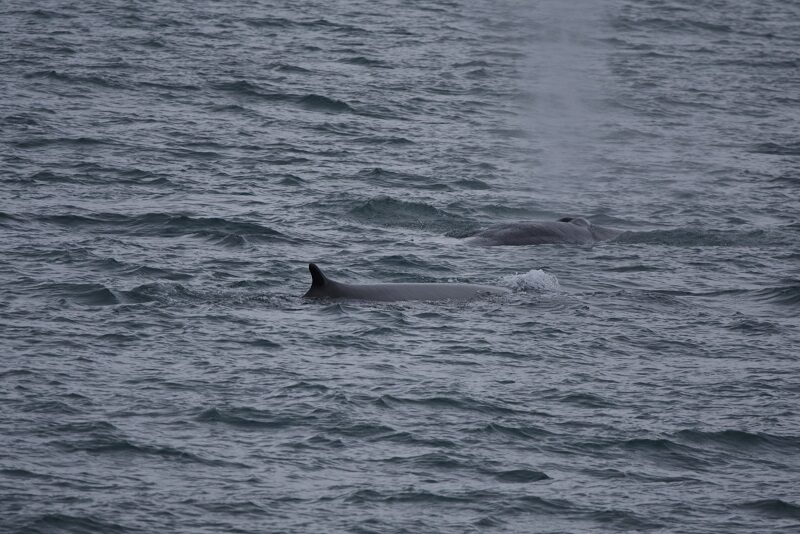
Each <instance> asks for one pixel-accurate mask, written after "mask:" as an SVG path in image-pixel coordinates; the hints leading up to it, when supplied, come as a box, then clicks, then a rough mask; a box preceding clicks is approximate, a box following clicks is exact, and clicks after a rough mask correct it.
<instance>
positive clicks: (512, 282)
mask: <svg viewBox="0 0 800 534" xmlns="http://www.w3.org/2000/svg"><path fill="white" fill-rule="evenodd" d="M500 281H501V283H502V284H503V285H504V286H506V287H510V288H511V289H513V290H514V291H558V290H559V289H561V286H560V285H559V283H558V278H556V275H554V274H550V273H546V272H544V271H543V270H541V269H531V270H530V271H528V272H527V273H523V274H511V275H508V276H504V277H503V278H501V279H500Z"/></svg>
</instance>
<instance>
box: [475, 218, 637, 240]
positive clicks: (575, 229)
mask: <svg viewBox="0 0 800 534" xmlns="http://www.w3.org/2000/svg"><path fill="white" fill-rule="evenodd" d="M621 233H622V232H621V231H620V230H614V229H612V228H604V227H602V226H596V225H594V224H592V223H590V222H589V221H587V220H586V219H584V218H583V217H564V218H563V219H559V220H557V221H546V222H520V223H513V224H502V225H497V226H492V227H489V228H487V229H486V230H483V231H481V232H478V233H477V234H475V235H472V236H470V237H467V238H466V239H465V241H466V242H468V243H470V244H473V245H482V246H489V247H491V246H498V245H511V246H515V245H550V244H558V243H568V244H580V245H585V244H589V243H596V242H598V241H606V240H608V239H611V238H613V237H616V236H618V235H619V234H621Z"/></svg>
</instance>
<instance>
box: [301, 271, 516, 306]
mask: <svg viewBox="0 0 800 534" xmlns="http://www.w3.org/2000/svg"><path fill="white" fill-rule="evenodd" d="M308 270H309V271H311V288H310V289H309V290H308V291H307V292H306V294H305V295H303V296H304V297H306V298H338V299H355V300H372V301H384V302H391V301H400V300H468V299H473V298H477V297H482V296H487V295H500V294H504V293H508V292H510V290H508V289H505V288H502V287H495V286H484V285H477V284H440V283H422V284H345V283H342V282H334V281H333V280H331V279H329V278H328V277H326V276H325V275H324V274H323V273H322V270H321V269H320V268H319V267H317V266H316V265H315V264H313V263H309V264H308Z"/></svg>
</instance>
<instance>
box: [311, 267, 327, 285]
mask: <svg viewBox="0 0 800 534" xmlns="http://www.w3.org/2000/svg"><path fill="white" fill-rule="evenodd" d="M308 270H309V271H311V287H324V286H325V284H326V283H327V282H328V279H327V278H326V277H325V275H324V274H322V269H320V268H319V267H317V264H316V263H309V264H308Z"/></svg>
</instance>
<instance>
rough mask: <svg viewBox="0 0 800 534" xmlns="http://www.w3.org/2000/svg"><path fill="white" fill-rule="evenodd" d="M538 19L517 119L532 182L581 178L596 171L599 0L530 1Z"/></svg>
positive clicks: (601, 84)
mask: <svg viewBox="0 0 800 534" xmlns="http://www.w3.org/2000/svg"><path fill="white" fill-rule="evenodd" d="M531 17H532V19H533V21H535V23H536V26H535V28H533V29H532V31H531V33H532V35H531V37H532V39H531V41H530V44H529V45H528V48H529V55H528V57H527V58H526V63H525V67H524V71H523V76H522V80H521V83H522V91H523V94H525V95H526V98H525V99H524V101H525V104H524V109H523V112H522V116H521V121H522V127H523V129H524V130H525V131H526V132H527V134H528V136H529V139H530V150H531V152H532V154H533V155H534V157H535V162H536V164H535V168H533V169H531V174H532V175H533V179H534V180H535V181H536V182H539V181H543V182H544V183H546V184H548V185H550V186H555V185H557V184H559V183H561V184H564V183H565V182H567V183H569V184H571V185H569V186H568V187H570V188H571V187H576V186H579V185H580V184H581V183H582V182H583V181H585V180H587V179H590V178H591V174H593V173H594V172H596V171H597V165H598V159H599V154H600V153H601V150H600V146H599V143H600V142H601V138H602V135H603V126H604V124H603V123H604V122H607V121H606V117H605V114H604V110H603V107H602V106H603V102H604V101H606V100H607V99H608V97H609V94H608V93H609V91H610V89H609V83H610V82H609V72H608V68H607V63H608V55H609V50H608V46H607V45H606V44H604V43H603V42H602V41H600V39H599V38H598V36H599V35H600V34H602V33H604V31H605V29H606V28H607V26H608V21H607V7H606V3H605V2H593V1H589V0H577V1H574V2H560V1H557V0H545V1H543V2H540V3H538V4H537V5H536V6H535V7H532V8H531Z"/></svg>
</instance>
